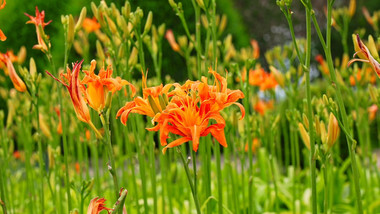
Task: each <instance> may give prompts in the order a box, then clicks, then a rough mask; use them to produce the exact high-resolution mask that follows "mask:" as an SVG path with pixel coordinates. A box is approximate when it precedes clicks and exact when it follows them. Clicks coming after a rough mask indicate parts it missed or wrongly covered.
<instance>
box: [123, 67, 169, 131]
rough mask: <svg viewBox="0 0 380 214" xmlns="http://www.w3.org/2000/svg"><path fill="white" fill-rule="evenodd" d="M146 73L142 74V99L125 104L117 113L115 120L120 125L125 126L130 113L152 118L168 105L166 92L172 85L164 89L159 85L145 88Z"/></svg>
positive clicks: (137, 98)
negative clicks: (118, 121) (119, 122)
mask: <svg viewBox="0 0 380 214" xmlns="http://www.w3.org/2000/svg"><path fill="white" fill-rule="evenodd" d="M147 76H148V73H147V74H146V75H144V73H143V74H142V88H143V97H136V98H135V99H134V100H133V101H130V102H127V103H125V105H124V107H122V108H120V109H119V111H118V112H117V115H116V118H118V117H120V121H121V123H122V124H124V125H126V123H127V120H128V116H129V114H130V113H137V114H141V115H146V116H149V117H151V118H154V117H155V116H156V114H158V113H160V112H162V111H163V110H164V109H165V108H166V105H167V104H168V103H169V100H168V92H169V89H170V88H171V87H172V84H167V85H165V87H164V86H163V85H162V84H161V85H159V86H155V87H149V88H148V87H147V84H146V80H147Z"/></svg>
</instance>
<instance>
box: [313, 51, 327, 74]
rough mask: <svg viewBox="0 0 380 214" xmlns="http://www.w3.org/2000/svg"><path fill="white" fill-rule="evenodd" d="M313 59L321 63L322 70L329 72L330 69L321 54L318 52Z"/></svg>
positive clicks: (325, 72)
mask: <svg viewBox="0 0 380 214" xmlns="http://www.w3.org/2000/svg"><path fill="white" fill-rule="evenodd" d="M315 60H317V62H318V63H319V64H320V65H321V69H322V72H323V73H324V74H326V75H328V74H329V73H330V70H329V67H328V66H327V63H326V61H325V60H324V59H323V56H322V55H320V54H318V55H317V56H316V57H315Z"/></svg>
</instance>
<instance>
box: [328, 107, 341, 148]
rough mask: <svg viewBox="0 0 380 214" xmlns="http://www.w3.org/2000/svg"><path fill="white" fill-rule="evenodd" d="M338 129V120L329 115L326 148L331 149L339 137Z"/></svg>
mask: <svg viewBox="0 0 380 214" xmlns="http://www.w3.org/2000/svg"><path fill="white" fill-rule="evenodd" d="M339 133H340V128H339V123H338V120H337V119H336V118H335V116H334V115H333V114H332V113H330V118H329V126H328V132H327V146H328V147H329V148H331V147H332V146H333V145H334V143H335V142H336V140H337V139H338V137H339Z"/></svg>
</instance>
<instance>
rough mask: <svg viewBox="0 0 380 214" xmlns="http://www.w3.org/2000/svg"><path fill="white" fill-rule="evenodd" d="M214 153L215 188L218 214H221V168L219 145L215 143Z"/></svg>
mask: <svg viewBox="0 0 380 214" xmlns="http://www.w3.org/2000/svg"><path fill="white" fill-rule="evenodd" d="M214 152H215V164H216V177H217V178H218V179H217V186H218V201H219V203H218V213H219V214H222V213H223V185H222V182H223V175H222V167H221V160H220V145H219V143H217V142H215V146H214Z"/></svg>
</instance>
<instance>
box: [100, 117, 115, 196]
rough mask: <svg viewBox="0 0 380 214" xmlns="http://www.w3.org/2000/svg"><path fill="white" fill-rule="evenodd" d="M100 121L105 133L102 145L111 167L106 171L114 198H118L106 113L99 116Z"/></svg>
mask: <svg viewBox="0 0 380 214" xmlns="http://www.w3.org/2000/svg"><path fill="white" fill-rule="evenodd" d="M100 120H101V122H102V124H103V127H104V133H105V136H106V138H105V140H104V144H105V146H106V150H107V153H108V160H109V162H110V164H111V167H108V170H109V171H110V173H111V175H112V179H113V185H114V191H115V198H116V199H117V198H119V185H118V180H117V168H116V165H115V157H114V154H113V148H112V143H111V133H110V129H109V115H108V114H107V113H105V115H104V114H100Z"/></svg>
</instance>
